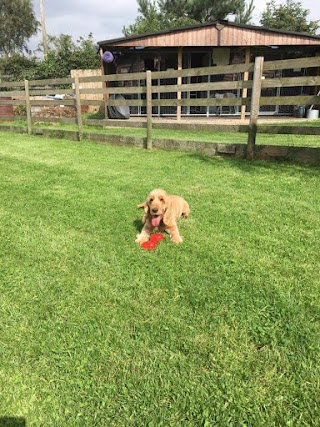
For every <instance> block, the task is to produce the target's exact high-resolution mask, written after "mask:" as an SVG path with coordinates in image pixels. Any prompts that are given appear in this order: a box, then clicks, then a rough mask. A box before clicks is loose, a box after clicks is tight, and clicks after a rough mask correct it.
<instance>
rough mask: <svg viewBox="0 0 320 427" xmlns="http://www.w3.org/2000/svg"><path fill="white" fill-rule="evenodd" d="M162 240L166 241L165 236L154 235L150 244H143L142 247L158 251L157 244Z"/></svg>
mask: <svg viewBox="0 0 320 427" xmlns="http://www.w3.org/2000/svg"><path fill="white" fill-rule="evenodd" d="M161 240H164V236H163V235H162V234H161V233H156V234H152V235H151V236H150V240H149V242H143V243H142V245H141V247H142V249H145V250H149V251H152V250H154V249H156V247H157V243H158V242H160V241H161Z"/></svg>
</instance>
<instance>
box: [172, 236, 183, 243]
mask: <svg viewBox="0 0 320 427" xmlns="http://www.w3.org/2000/svg"><path fill="white" fill-rule="evenodd" d="M170 240H171V242H173V243H177V244H178V243H182V242H183V240H182V237H181V236H172V237H171V239H170Z"/></svg>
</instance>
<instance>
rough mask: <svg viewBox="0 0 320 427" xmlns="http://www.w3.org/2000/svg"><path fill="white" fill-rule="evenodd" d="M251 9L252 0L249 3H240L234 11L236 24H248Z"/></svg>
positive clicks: (250, 17)
mask: <svg viewBox="0 0 320 427" xmlns="http://www.w3.org/2000/svg"><path fill="white" fill-rule="evenodd" d="M253 10H254V4H253V0H251V1H250V3H242V4H241V5H240V7H239V8H238V9H237V11H236V19H235V22H237V23H238V24H249V23H250V21H251V19H252V13H253Z"/></svg>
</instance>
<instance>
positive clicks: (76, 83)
mask: <svg viewBox="0 0 320 427" xmlns="http://www.w3.org/2000/svg"><path fill="white" fill-rule="evenodd" d="M74 87H75V93H76V112H77V125H78V139H79V141H81V140H82V133H83V132H82V130H83V129H82V115H81V99H80V87H79V77H78V76H75V78H74Z"/></svg>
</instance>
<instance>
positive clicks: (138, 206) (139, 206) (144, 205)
mask: <svg viewBox="0 0 320 427" xmlns="http://www.w3.org/2000/svg"><path fill="white" fill-rule="evenodd" d="M146 206H147V204H146V202H144V203H139V204H138V205H137V208H139V209H142V208H143V209H145V207H146Z"/></svg>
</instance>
